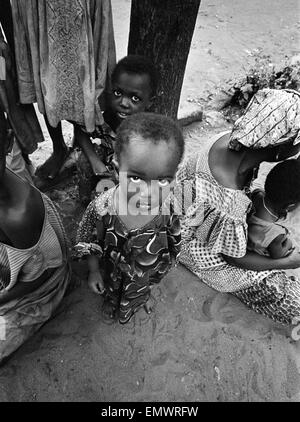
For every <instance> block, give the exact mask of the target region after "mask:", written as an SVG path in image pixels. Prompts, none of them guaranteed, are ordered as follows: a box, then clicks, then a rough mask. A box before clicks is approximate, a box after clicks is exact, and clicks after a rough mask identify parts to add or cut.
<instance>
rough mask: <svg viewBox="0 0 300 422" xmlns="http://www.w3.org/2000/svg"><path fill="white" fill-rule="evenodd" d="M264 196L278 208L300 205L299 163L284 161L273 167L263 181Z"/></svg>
mask: <svg viewBox="0 0 300 422" xmlns="http://www.w3.org/2000/svg"><path fill="white" fill-rule="evenodd" d="M265 194H266V197H267V199H268V200H269V201H270V202H271V203H272V204H274V205H275V206H276V207H278V208H283V207H287V206H288V205H291V204H298V203H300V161H299V160H296V159H291V160H286V161H283V162H281V163H279V164H277V165H276V166H275V167H273V168H272V170H271V171H270V173H269V174H268V175H267V178H266V181H265Z"/></svg>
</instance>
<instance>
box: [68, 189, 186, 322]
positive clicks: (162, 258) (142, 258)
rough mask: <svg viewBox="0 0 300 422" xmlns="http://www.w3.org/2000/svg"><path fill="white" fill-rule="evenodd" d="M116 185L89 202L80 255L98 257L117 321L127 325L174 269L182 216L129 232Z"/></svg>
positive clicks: (160, 217)
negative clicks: (120, 211)
mask: <svg viewBox="0 0 300 422" xmlns="http://www.w3.org/2000/svg"><path fill="white" fill-rule="evenodd" d="M115 191H116V188H112V189H110V190H109V191H107V192H105V193H103V194H102V195H100V196H99V197H98V198H96V199H95V200H94V201H92V202H91V203H90V205H89V206H88V208H87V210H86V212H85V214H84V216H83V218H82V221H81V223H80V226H79V230H78V233H77V245H76V246H75V250H76V255H77V257H79V258H81V257H83V256H87V255H91V254H95V255H98V256H99V258H100V267H101V269H102V271H103V273H104V284H105V288H106V291H107V294H108V295H109V297H110V300H111V301H112V302H113V303H115V304H116V306H118V307H119V321H120V322H121V323H126V322H127V321H129V319H130V318H131V317H132V315H133V314H134V313H135V312H136V311H137V310H138V309H139V308H140V307H141V306H143V305H144V304H145V303H146V302H147V300H148V299H149V296H150V286H151V285H152V284H153V283H158V282H159V281H160V280H161V279H162V278H163V277H164V276H165V275H166V274H167V272H168V270H169V269H170V267H171V260H172V257H173V258H174V259H176V257H177V255H178V253H179V248H180V241H181V236H180V225H179V219H178V217H177V216H176V215H175V214H173V213H171V215H167V214H164V209H163V207H162V209H161V212H160V213H159V214H158V215H156V216H154V218H153V219H152V220H151V221H150V222H148V223H147V224H146V225H144V226H143V227H141V228H139V229H132V230H128V229H127V228H126V226H125V225H124V223H123V222H122V220H121V218H120V217H119V216H118V214H117V212H116V210H115V207H114V204H113V199H114V192H115Z"/></svg>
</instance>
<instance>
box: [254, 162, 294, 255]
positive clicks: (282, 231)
mask: <svg viewBox="0 0 300 422" xmlns="http://www.w3.org/2000/svg"><path fill="white" fill-rule="evenodd" d="M251 199H252V202H253V208H254V211H253V213H252V214H250V215H249V217H248V220H247V222H248V250H250V251H253V252H256V253H258V254H260V255H265V256H269V257H271V258H275V259H278V258H283V257H285V256H288V255H289V254H290V253H291V252H292V251H293V249H294V246H293V242H292V240H291V237H290V235H289V231H288V229H287V228H286V227H285V226H284V225H283V224H282V220H283V219H284V218H285V217H286V215H287V213H288V212H289V211H292V210H294V209H295V208H296V207H297V206H298V205H299V203H300V162H299V161H298V160H296V159H292V160H287V161H284V162H282V163H279V164H277V165H276V166H275V167H273V168H272V170H271V171H270V173H269V174H268V176H267V178H266V182H265V190H264V191H262V190H259V189H256V190H254V191H253V193H252V198H251Z"/></svg>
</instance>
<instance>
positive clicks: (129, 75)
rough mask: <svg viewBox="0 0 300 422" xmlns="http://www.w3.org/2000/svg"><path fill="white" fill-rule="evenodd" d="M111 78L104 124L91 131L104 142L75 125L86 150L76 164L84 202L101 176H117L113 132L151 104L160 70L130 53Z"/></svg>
mask: <svg viewBox="0 0 300 422" xmlns="http://www.w3.org/2000/svg"><path fill="white" fill-rule="evenodd" d="M111 82H112V89H111V92H110V93H109V94H108V99H107V103H108V108H107V109H106V111H105V112H104V113H103V117H104V120H105V124H104V125H103V126H101V127H99V128H98V129H97V130H96V131H95V132H94V133H93V134H92V137H93V138H98V139H100V140H101V144H100V145H97V143H96V142H97V141H95V142H94V143H92V142H91V141H90V138H89V135H88V134H87V133H84V132H83V131H82V130H80V129H79V128H77V129H75V137H76V139H78V143H79V144H80V146H81V147H82V149H83V151H84V154H85V155H83V154H81V156H80V158H79V160H78V166H77V167H78V175H79V182H78V185H79V196H80V200H81V202H82V203H83V204H84V205H87V204H88V203H89V202H90V200H91V193H92V191H93V189H94V188H95V187H96V185H97V182H98V181H99V180H100V179H103V178H108V179H113V180H115V177H114V170H115V168H114V164H113V155H114V140H115V133H114V132H115V131H116V129H117V128H118V126H119V125H120V123H121V122H122V121H123V120H124V119H126V118H127V117H128V116H130V115H132V114H135V113H138V112H142V111H146V110H148V109H149V108H150V106H151V104H152V101H153V99H154V97H155V94H156V89H157V74H156V70H155V67H154V65H153V64H152V62H151V61H150V60H149V59H148V58H147V57H143V56H138V55H129V56H126V57H124V58H123V59H122V60H120V61H119V62H118V63H117V65H116V67H115V69H114V71H113V73H112V81H111ZM106 183H107V182H105V183H103V185H105V184H106ZM97 190H98V189H97ZM99 190H100V191H101V188H99Z"/></svg>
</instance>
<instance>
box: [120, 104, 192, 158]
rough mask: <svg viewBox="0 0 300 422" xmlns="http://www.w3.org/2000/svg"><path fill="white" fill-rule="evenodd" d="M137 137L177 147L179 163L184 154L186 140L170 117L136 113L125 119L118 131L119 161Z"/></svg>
mask: <svg viewBox="0 0 300 422" xmlns="http://www.w3.org/2000/svg"><path fill="white" fill-rule="evenodd" d="M135 135H139V136H141V137H142V138H143V139H144V140H146V141H149V142H152V143H153V144H155V145H156V144H158V143H160V142H166V143H171V142H173V143H174V144H175V145H176V151H177V159H178V163H179V162H180V161H181V159H182V156H183V154H184V138H183V134H182V131H181V129H180V127H179V126H178V125H177V123H176V122H175V121H174V120H172V119H171V118H170V117H167V116H163V115H161V114H157V113H147V112H142V113H136V114H132V115H131V116H129V117H128V118H127V119H125V120H124V121H123V122H122V123H121V124H120V126H119V127H118V129H117V136H116V144H115V153H116V157H117V159H118V161H120V156H121V153H122V151H123V150H124V148H125V147H126V145H128V144H129V142H130V140H132V139H133V138H134V136H135Z"/></svg>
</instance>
